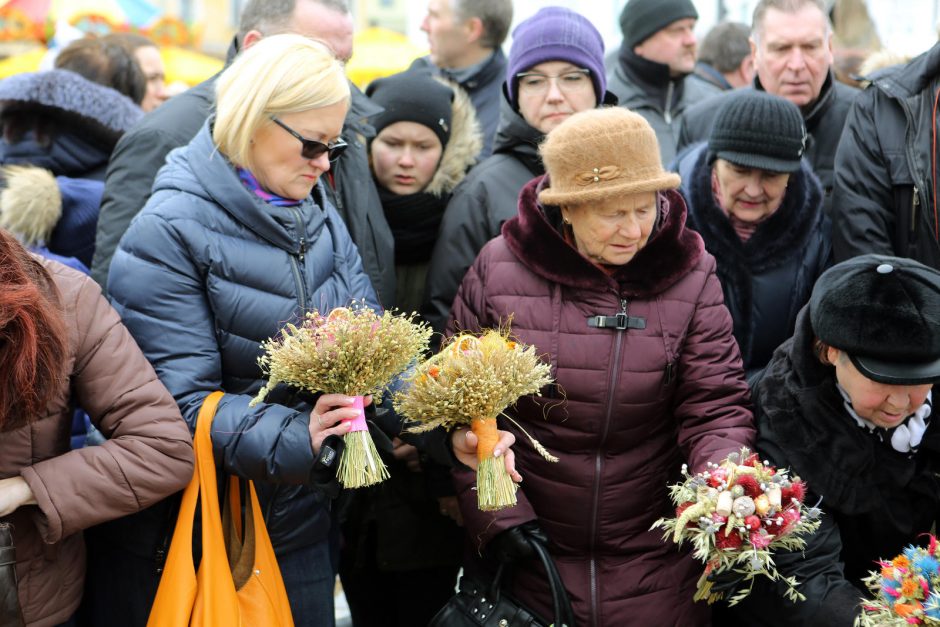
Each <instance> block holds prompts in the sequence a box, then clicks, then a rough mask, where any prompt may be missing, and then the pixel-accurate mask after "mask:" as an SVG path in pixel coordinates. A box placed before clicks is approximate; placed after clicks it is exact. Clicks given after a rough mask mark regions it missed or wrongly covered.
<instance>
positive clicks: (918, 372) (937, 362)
mask: <svg viewBox="0 0 940 627" xmlns="http://www.w3.org/2000/svg"><path fill="white" fill-rule="evenodd" d="M849 359H851V360H852V363H853V364H854V365H855V367H856V368H857V369H858V371H859V372H861V373H862V374H863V375H865V376H866V377H868V378H869V379H871V380H872V381H877V382H878V383H887V384H888V385H923V384H926V383H937V382H940V359H934V360H933V361H927V362H920V363H917V362H896V361H883V360H880V359H874V358H872V357H859V356H857V355H849Z"/></svg>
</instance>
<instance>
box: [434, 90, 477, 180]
mask: <svg viewBox="0 0 940 627" xmlns="http://www.w3.org/2000/svg"><path fill="white" fill-rule="evenodd" d="M436 80H438V81H440V82H442V83H444V84H445V85H447V86H448V87H450V88H451V89H452V90H453V92H454V101H453V103H452V104H451V111H452V114H451V120H450V125H451V129H450V139H449V140H448V142H447V146H445V147H444V153H443V154H442V155H441V163H440V165H439V166H438V168H437V171H436V172H435V173H434V176H433V177H432V178H431V182H430V183H428V186H427V187H426V188H424V190H423V191H424V193H427V194H431V195H432V196H437V197H442V196H444V195H446V194H450V193H451V192H452V191H454V188H455V187H457V184H458V183H460V181H462V180H463V179H464V177H465V176H466V175H467V171H468V170H469V169H470V167H471V166H472V165H473V164H474V163H476V158H477V155H478V154H480V151H481V150H482V149H483V133H482V131H481V130H480V123H479V122H478V121H477V116H476V109H474V107H473V102H472V101H471V100H470V96H468V95H467V93H466V92H465V91H464V90H463V89H462V88H461V87H460V86H458V85H456V84H454V83H450V82H448V81H446V80H444V79H442V78H437V77H436Z"/></svg>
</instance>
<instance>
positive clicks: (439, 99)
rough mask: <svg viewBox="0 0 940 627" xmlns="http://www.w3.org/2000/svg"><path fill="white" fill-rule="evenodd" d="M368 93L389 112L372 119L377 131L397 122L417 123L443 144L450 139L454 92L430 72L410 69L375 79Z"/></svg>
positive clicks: (367, 89) (371, 121)
mask: <svg viewBox="0 0 940 627" xmlns="http://www.w3.org/2000/svg"><path fill="white" fill-rule="evenodd" d="M366 95H367V96H369V98H371V99H372V101H373V102H375V103H376V104H377V105H379V106H382V107H384V108H385V111H383V112H382V113H379V114H378V115H375V116H373V117H372V118H370V120H369V122H370V123H371V124H372V126H374V127H375V132H376V134H378V133H381V132H382V129H384V128H385V127H386V126H388V125H389V124H394V123H395V122H417V123H418V124H422V125H424V126H426V127H428V128H429V129H431V130H432V131H434V134H435V135H437V138H438V139H440V140H441V146H447V140H449V139H450V121H451V117H452V115H453V111H452V109H451V103H452V102H453V100H454V92H453V91H452V90H451V89H450V88H449V87H448V86H447V85H444V84H443V83H441V82H440V81H438V80H437V79H435V78H434V77H433V76H431V74H430V73H429V72H425V71H422V70H407V71H405V72H400V73H398V74H393V75H392V76H386V77H385V78H380V79H378V80H375V81H372V83H370V84H369V87H367V88H366Z"/></svg>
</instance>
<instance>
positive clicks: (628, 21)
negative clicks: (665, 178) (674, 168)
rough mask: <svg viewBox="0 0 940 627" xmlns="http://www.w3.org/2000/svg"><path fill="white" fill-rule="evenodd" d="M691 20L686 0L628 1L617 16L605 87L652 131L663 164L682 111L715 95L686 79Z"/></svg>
mask: <svg viewBox="0 0 940 627" xmlns="http://www.w3.org/2000/svg"><path fill="white" fill-rule="evenodd" d="M697 20H698V11H696V10H695V6H694V5H693V4H692V2H691V0H630V1H629V2H627V4H626V6H625V7H624V8H623V12H622V13H621V14H620V29H621V30H622V31H623V42H622V43H621V44H620V54H619V55H618V58H617V64H616V66H615V67H614V68H613V70H612V71H611V72H610V73H609V75H608V77H607V80H608V89H610V91H612V92H613V93H614V94H616V96H617V99H618V100H619V103H620V106H621V107H626V108H627V109H630V110H631V111H635V112H636V113H639V114H640V115H642V116H643V117H644V118H646V121H647V122H649V123H650V126H652V127H653V130H654V131H655V132H656V139H657V140H659V153H660V157H661V158H662V162H663V164H664V165H665V164H668V163H670V162H672V160H673V158H674V157H675V156H676V143H677V141H678V138H679V124H680V121H681V118H682V114H683V112H684V111H685V109H686V108H687V107H690V106H692V105H693V104H694V103H696V102H699V101H701V100H703V99H705V98H708V97H710V96H713V95H715V94H717V93H720V91H721V90H720V89H718V88H717V87H714V86H712V85H709V84H706V83H703V82H702V81H694V80H689V81H687V80H686V77H687V76H689V75H690V74H691V73H692V72H693V71H694V70H695V48H696V40H695V33H694V32H693V29H694V28H695V22H696V21H697Z"/></svg>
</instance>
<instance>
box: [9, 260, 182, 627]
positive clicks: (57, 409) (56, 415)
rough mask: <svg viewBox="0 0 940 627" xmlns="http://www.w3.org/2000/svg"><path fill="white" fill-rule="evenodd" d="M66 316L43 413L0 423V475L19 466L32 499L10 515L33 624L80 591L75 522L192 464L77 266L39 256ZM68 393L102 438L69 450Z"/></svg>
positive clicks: (172, 412) (175, 424)
mask: <svg viewBox="0 0 940 627" xmlns="http://www.w3.org/2000/svg"><path fill="white" fill-rule="evenodd" d="M42 263H43V265H44V267H45V268H46V270H47V271H48V272H49V273H50V275H51V276H52V280H53V283H54V285H55V287H56V289H57V290H58V292H59V301H60V304H61V307H62V311H63V315H64V319H65V322H66V327H67V332H68V338H67V346H68V350H67V357H66V372H67V373H68V376H67V378H66V379H65V380H63V382H62V384H61V385H60V386H59V387H58V388H57V389H56V394H55V396H54V398H53V400H52V401H51V403H50V404H49V406H48V408H47V411H46V413H45V414H44V415H43V416H41V417H39V418H38V419H37V420H35V421H33V422H31V423H29V424H28V425H26V426H23V427H20V428H18V429H13V430H11V431H5V432H3V433H0V478H8V477H14V476H21V477H23V479H25V480H26V482H27V483H28V484H29V487H30V488H31V489H32V491H33V494H34V495H35V496H36V500H37V501H38V504H37V505H29V506H25V507H21V508H20V509H18V510H16V511H15V512H13V514H11V515H9V516H6V517H4V518H3V519H2V520H3V522H10V523H13V526H14V531H13V542H14V544H15V546H16V558H17V563H16V571H17V579H18V584H17V591H18V594H19V598H20V605H21V607H22V609H23V613H24V616H25V619H26V624H27V625H29V626H30V627H52V626H54V625H58V624H60V623H63V622H65V621H66V620H67V619H68V618H69V617H70V616H72V614H73V613H74V612H75V609H76V608H77V607H78V604H79V601H80V600H81V598H82V583H83V581H84V574H85V548H84V543H83V541H82V533H81V532H82V530H84V529H85V528H87V527H89V526H91V525H95V524H98V523H100V522H102V521H105V520H110V519H112V518H117V517H119V516H126V515H127V514H130V513H131V512H135V511H137V510H139V509H141V508H143V507H147V506H149V505H152V504H153V503H155V502H156V501H158V500H160V499H162V498H165V497H166V496H168V495H169V494H172V493H173V492H176V491H177V490H180V489H182V488H183V487H184V486H185V485H186V484H187V483H188V482H189V479H190V477H191V476H192V470H193V450H192V439H191V438H190V435H189V429H188V428H187V426H186V423H184V422H183V420H182V419H181V417H180V412H179V408H178V407H177V406H176V403H175V402H173V398H172V397H171V396H170V394H169V393H168V392H167V390H166V388H165V387H163V385H162V384H161V383H160V381H159V380H158V379H157V375H156V374H155V373H154V371H153V368H152V367H151V366H150V364H149V363H148V362H147V359H146V358H145V357H144V356H143V354H142V353H141V352H140V349H139V348H138V347H137V345H136V344H135V343H134V339H133V338H132V337H131V336H130V334H129V333H128V332H127V329H126V328H125V327H124V326H123V325H122V324H121V320H120V319H119V318H118V315H117V313H116V312H115V311H114V309H112V308H111V307H110V306H109V305H108V303H107V301H106V300H105V299H104V298H103V297H102V296H101V290H100V289H99V288H98V286H97V285H96V284H95V283H94V282H93V281H92V280H91V279H90V278H88V277H87V276H86V275H83V274H81V273H79V272H77V271H75V270H72V269H70V268H66V267H65V266H62V265H61V264H58V263H56V262H53V261H43V262H42ZM75 404H81V406H82V407H83V408H84V409H85V410H86V411H87V412H88V414H89V415H90V416H91V419H92V422H93V423H94V424H95V426H96V427H97V428H98V429H100V430H101V431H102V432H103V433H104V434H106V435H107V436H108V438H109V439H108V441H107V442H105V443H104V444H103V445H101V446H92V447H88V448H83V449H78V450H70V447H69V432H70V430H71V423H72V410H73V408H74V406H75Z"/></svg>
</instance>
